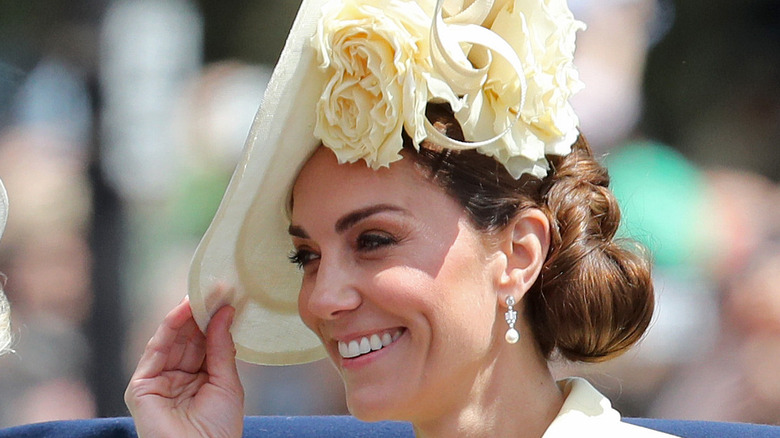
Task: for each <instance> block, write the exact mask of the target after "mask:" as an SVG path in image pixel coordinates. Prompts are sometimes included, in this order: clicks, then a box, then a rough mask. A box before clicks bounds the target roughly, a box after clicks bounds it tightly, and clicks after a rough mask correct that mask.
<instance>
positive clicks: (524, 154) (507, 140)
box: [456, 0, 584, 178]
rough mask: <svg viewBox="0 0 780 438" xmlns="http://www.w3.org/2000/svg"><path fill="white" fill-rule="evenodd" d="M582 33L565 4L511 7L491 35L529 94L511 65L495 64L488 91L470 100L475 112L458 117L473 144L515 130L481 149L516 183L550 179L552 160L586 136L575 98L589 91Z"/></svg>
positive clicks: (534, 1) (555, 0)
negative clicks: (582, 75)
mask: <svg viewBox="0 0 780 438" xmlns="http://www.w3.org/2000/svg"><path fill="white" fill-rule="evenodd" d="M582 28H584V25H583V24H582V23H581V22H578V21H576V20H575V19H574V17H573V15H572V13H571V12H570V11H569V9H568V7H567V6H566V1H565V0H544V1H539V0H513V1H509V2H508V3H506V4H505V5H503V7H501V9H500V10H498V12H497V13H496V14H495V18H494V20H493V22H492V23H490V26H489V29H490V30H491V31H493V32H495V33H496V34H497V35H499V36H500V37H501V38H502V39H504V40H505V41H507V42H508V43H509V44H510V45H511V46H512V48H513V49H514V50H515V53H516V54H517V56H518V57H519V60H520V63H521V65H522V70H523V74H524V75H525V81H526V84H527V85H526V89H525V90H521V88H520V79H519V78H518V77H517V72H515V71H514V70H513V69H512V67H511V66H510V65H509V63H508V62H507V61H506V60H505V59H503V58H501V57H494V59H493V60H492V63H491V64H490V67H489V71H488V74H487V79H486V81H485V85H484V86H483V87H482V89H481V90H478V91H477V92H476V93H473V94H472V95H470V96H469V97H468V104H467V108H465V109H464V110H462V111H461V112H460V113H459V114H457V115H456V117H457V118H458V120H459V121H460V122H461V123H462V124H466V125H467V126H466V127H465V129H464V133H465V134H466V136H467V140H471V141H478V140H479V139H482V138H489V137H490V136H492V135H496V134H497V133H501V132H504V131H506V130H507V129H508V130H509V132H508V133H507V135H504V136H502V137H501V138H500V139H498V140H497V141H495V142H492V143H491V144H490V145H487V146H483V147H480V148H479V149H478V150H479V151H480V152H482V153H484V154H486V155H489V156H492V157H494V158H495V159H496V160H498V161H499V162H501V163H502V164H504V165H505V166H506V167H507V170H508V171H509V172H510V173H511V174H512V175H513V176H514V177H515V178H519V177H520V175H521V174H523V173H531V174H533V175H536V176H538V177H543V176H545V175H546V173H547V167H548V166H547V161H546V159H545V155H546V154H554V155H565V154H568V153H569V152H571V145H572V144H573V143H574V141H575V140H576V139H577V136H578V135H579V132H578V129H577V126H578V124H579V120H578V119H577V116H576V114H575V113H574V110H573V108H572V107H571V105H570V104H569V98H570V97H571V96H572V95H573V94H574V93H576V92H577V91H579V90H580V89H581V88H582V84H581V83H580V81H579V79H578V75H577V71H576V70H575V69H574V65H573V58H574V39H575V33H576V31H577V30H580V29H582ZM522 91H525V95H524V96H522ZM521 97H524V99H523V101H522V102H521ZM521 103H522V108H519V105H520V104H521ZM518 111H519V114H518ZM474 112H476V113H477V114H478V115H479V116H478V117H474V114H473V113H474ZM469 115H470V116H469Z"/></svg>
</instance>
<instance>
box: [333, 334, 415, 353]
mask: <svg viewBox="0 0 780 438" xmlns="http://www.w3.org/2000/svg"><path fill="white" fill-rule="evenodd" d="M401 334H402V332H401V330H396V331H395V332H393V333H392V334H391V333H389V332H385V333H382V335H381V336H380V335H378V334H376V333H375V334H373V335H371V336H370V337H366V336H363V337H362V338H360V339H359V340H352V341H349V343H346V342H343V341H339V342H338V348H339V354H340V355H341V357H343V358H345V359H351V358H353V357H358V356H360V355H363V354H367V353H370V352H372V351H376V350H381V349H382V348H384V347H387V346H388V345H390V344H392V343H393V342H395V341H397V340H398V338H399V337H401Z"/></svg>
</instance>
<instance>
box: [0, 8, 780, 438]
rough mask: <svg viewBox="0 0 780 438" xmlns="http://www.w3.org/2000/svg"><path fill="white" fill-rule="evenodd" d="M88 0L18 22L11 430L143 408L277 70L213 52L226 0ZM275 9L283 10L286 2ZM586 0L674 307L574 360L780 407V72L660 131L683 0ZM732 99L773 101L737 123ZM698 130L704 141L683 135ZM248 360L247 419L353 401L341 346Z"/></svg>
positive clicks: (583, 57)
mask: <svg viewBox="0 0 780 438" xmlns="http://www.w3.org/2000/svg"><path fill="white" fill-rule="evenodd" d="M20 3H23V2H21V1H20ZM261 3H262V2H261ZM79 4H81V3H80V2H79ZM84 4H85V5H87V6H88V8H87V9H88V10H89V13H82V12H83V11H81V10H79V9H78V8H75V10H74V11H70V12H68V13H63V15H62V16H60V17H59V18H60V20H58V21H56V23H54V25H52V26H47V33H46V35H44V36H41V37H40V44H39V45H38V46H36V50H35V56H33V55H28V56H27V58H24V59H28V60H29V59H34V62H27V63H26V64H25V63H24V62H22V61H19V60H20V59H22V58H19V57H18V56H17V57H15V56H16V55H18V54H16V52H14V50H11V48H12V47H13V48H14V49H17V46H16V45H15V41H13V40H8V41H4V40H3V39H2V37H7V36H8V34H7V33H5V34H4V33H3V32H2V31H0V178H2V180H3V181H4V183H5V186H6V188H7V191H8V196H9V200H10V209H9V213H10V214H9V221H8V225H7V229H6V232H5V234H4V236H3V239H2V241H0V272H2V273H4V274H5V276H7V281H6V283H5V285H4V289H5V291H6V294H7V295H8V299H9V301H10V303H11V307H12V325H13V335H14V344H13V348H14V350H15V352H14V353H13V354H8V355H4V356H2V357H0V427H5V426H10V425H15V424H24V423H29V422H35V421H45V420H52V419H70V418H90V417H95V416H111V415H126V413H127V412H126V410H125V408H124V406H123V403H122V392H123V390H124V385H125V383H126V381H127V379H128V377H129V374H130V372H131V370H132V369H133V368H134V365H135V363H136V361H137V358H138V357H139V356H140V353H141V351H142V349H143V347H144V345H145V343H146V341H147V340H148V339H149V337H150V336H151V335H152V333H153V331H154V329H155V327H156V326H157V324H158V323H159V321H160V320H161V319H162V318H163V316H164V315H165V313H166V312H167V310H168V309H170V308H172V307H173V306H174V305H175V304H176V303H177V302H179V301H180V300H181V299H182V297H183V296H184V294H185V293H186V281H187V270H188V266H189V261H190V257H191V255H192V253H193V251H194V248H195V246H196V245H197V243H198V239H199V237H200V235H201V234H202V233H203V232H204V231H205V228H206V227H207V226H208V224H209V221H210V219H211V215H212V214H213V213H214V211H215V210H216V207H217V205H218V203H219V201H220V199H221V195H222V192H223V190H224V189H225V187H226V185H227V183H228V181H229V178H230V175H231V173H232V170H233V166H234V165H235V163H236V161H237V160H238V157H239V156H240V153H241V149H242V146H243V142H244V138H245V136H246V134H247V132H248V128H249V125H250V124H251V122H252V118H253V116H254V112H255V110H256V109H257V107H258V105H259V104H260V102H261V100H262V94H263V90H264V88H265V85H266V83H267V81H268V78H269V75H270V71H271V68H272V64H266V63H255V62H247V61H246V60H240V59H237V58H232V59H231V58H223V59H206V58H204V45H208V44H209V41H210V38H215V37H214V36H213V35H212V36H210V37H209V35H208V32H207V29H209V28H210V27H209V24H208V20H209V19H210V18H209V17H210V15H209V14H208V13H207V11H209V6H208V5H209V3H208V2H201V3H194V2H191V1H189V0H166V1H153V0H122V1H116V2H99V1H89V2H84ZM263 4H264V5H265V7H266V8H268V9H269V13H270V12H273V10H272V5H274V4H276V3H273V2H266V3H263ZM570 5H571V8H572V10H573V11H574V13H575V15H576V16H577V17H578V18H580V19H581V20H583V21H585V22H586V23H587V25H588V30H587V31H585V32H583V33H581V34H580V36H579V43H578V51H577V55H576V56H577V59H576V63H577V65H578V68H579V71H580V74H581V77H582V80H583V81H584V82H585V83H586V85H587V88H586V90H585V91H583V92H582V93H581V94H580V95H578V96H577V97H576V100H575V102H574V104H575V107H576V109H577V111H578V114H580V118H581V125H582V131H583V133H585V135H586V136H587V137H588V139H589V141H590V142H591V144H592V145H593V146H594V149H596V151H597V153H599V154H602V155H603V156H604V157H605V158H604V159H605V162H606V163H607V164H608V167H609V169H610V173H611V175H612V178H613V182H612V183H613V189H614V190H615V192H616V194H617V195H618V198H619V200H620V203H621V207H622V209H623V215H624V224H623V226H622V228H621V233H623V235H624V236H626V237H630V238H631V239H634V240H636V241H638V242H640V243H641V244H642V245H643V246H644V247H646V248H647V249H648V250H649V252H650V254H651V255H652V257H653V262H654V267H655V268H654V271H655V274H654V278H655V284H656V293H657V316H656V319H655V320H654V323H653V325H652V328H651V330H650V332H649V333H648V335H647V337H646V339H645V340H644V342H643V343H642V344H640V346H639V347H637V348H635V349H634V350H632V351H630V352H629V353H627V354H626V355H625V356H623V357H622V358H619V359H618V360H615V361H612V362H608V363H606V364H600V365H595V366H588V367H582V366H576V365H573V364H567V363H558V364H556V372H557V373H560V374H561V375H563V374H570V373H576V374H581V375H585V376H587V377H589V378H590V379H592V380H593V381H594V382H595V383H596V385H597V386H599V388H600V389H602V390H603V391H604V392H605V393H607V394H608V395H610V398H611V399H612V400H613V401H614V402H615V404H616V405H617V407H618V408H619V409H620V410H622V411H623V413H624V414H627V415H634V416H656V417H666V418H689V419H710V420H728V421H750V422H763V423H773V424H778V423H780V373H778V372H777V370H778V369H780V188H778V185H777V182H776V181H777V180H778V178H779V177H780V174H777V173H772V172H771V171H767V169H772V167H771V166H767V163H766V162H767V161H771V162H774V163H776V162H777V159H778V158H777V157H776V156H775V155H776V153H775V152H774V151H773V150H771V149H766V148H765V149H760V148H759V149H757V151H759V152H755V151H751V150H750V149H748V148H747V146H745V145H750V143H751V142H756V143H761V145H764V144H766V143H767V142H772V141H774V142H775V144H776V141H777V139H778V138H780V128H778V126H780V101H778V100H772V99H769V100H768V101H767V99H766V96H767V95H768V96H777V95H778V93H780V91H779V90H778V87H780V86H778V85H777V84H778V83H780V81H775V82H770V81H769V80H768V79H767V80H766V81H764V82H762V81H756V82H757V83H760V84H762V86H765V87H767V88H768V85H766V84H769V83H773V84H774V87H775V88H774V89H764V90H758V91H756V90H750V91H749V90H747V89H745V90H743V92H740V93H738V94H737V95H733V96H731V95H730V96H728V99H723V100H722V102H721V104H722V105H728V106H729V107H724V108H720V107H718V108H710V107H708V108H706V114H705V115H703V116H702V117H701V118H700V119H699V120H697V121H696V123H692V124H691V126H690V127H689V129H688V131H684V132H683V131H681V132H680V133H679V134H678V135H677V136H669V137H667V138H660V137H663V136H656V133H658V132H662V131H663V130H661V129H654V128H653V126H652V121H653V120H659V118H658V117H655V118H654V117H653V116H652V114H650V115H648V114H647V113H646V108H648V105H647V104H646V102H647V100H649V96H648V93H649V92H652V91H651V90H650V91H649V90H648V88H647V83H648V77H647V74H646V73H647V72H648V71H649V70H648V64H647V63H648V59H649V58H648V55H649V54H650V55H651V54H652V53H653V52H654V51H655V50H656V49H657V47H658V46H659V45H660V44H663V43H664V41H665V38H666V39H669V38H672V37H673V36H674V32H675V29H676V27H675V26H678V25H679V23H680V21H679V18H678V17H677V16H679V15H680V14H682V13H683V12H684V11H683V10H682V9H681V6H680V5H675V4H674V3H673V2H672V1H671V0H570ZM0 15H2V12H0ZM20 16H22V17H23V16H24V15H23V14H22V15H20ZM6 17H8V15H6ZM683 18H684V17H683ZM3 20H4V19H1V18H0V23H2V21H3ZM17 25H19V24H18V23H17ZM6 29H8V28H6ZM283 32H284V30H283ZM221 37H222V38H227V37H226V36H221ZM211 44H212V46H213V44H214V43H213V42H212V43H211ZM244 44H247V45H252V44H260V43H258V42H244ZM19 47H22V48H24V47H23V46H19ZM776 48H777V47H776V46H775V49H776ZM30 50H32V49H30ZM20 65H22V66H20ZM777 67H778V66H777V65H775V66H774V69H770V70H769V72H770V73H768V74H774V75H775V78H774V79H777V77H776V75H777ZM751 69H752V70H754V71H756V72H758V73H756V74H759V73H761V72H762V71H763V70H761V69H760V66H751ZM771 72H774V73H771ZM761 78H763V76H761ZM712 92H713V93H716V92H717V90H713V91H712ZM730 107H733V108H743V109H744V108H752V109H753V110H754V112H753V113H751V112H744V111H743V112H742V113H740V114H738V115H732V116H731V117H728V118H727V119H724V118H723V117H725V116H724V114H727V111H728V108H730ZM702 111H703V112H704V109H703V110H702ZM751 114H752V116H751ZM772 118H773V119H772ZM742 119H744V120H742ZM767 120H770V121H771V120H774V122H773V123H770V122H767ZM740 121H743V122H744V123H743V124H740V123H739V122H740ZM705 122H708V123H713V124H714V125H711V126H708V125H706V124H705ZM702 124H705V125H702ZM680 126H683V127H684V126H686V125H682V124H681V125H680ZM756 126H760V127H762V130H760V131H759V133H761V135H763V136H766V138H760V139H757V138H756V130H755V129H752V128H754V127H756ZM680 129H682V128H680ZM705 134H706V135H705ZM740 134H741V135H742V137H740ZM714 135H718V136H722V137H723V138H721V139H719V140H717V141H716V140H713V136H714ZM679 138H685V142H686V144H685V145H686V146H688V145H690V144H692V145H693V146H692V147H688V148H684V147H682V146H681V145H679V144H675V143H674V142H673V141H671V140H670V139H679ZM724 139H725V140H724ZM726 140H728V141H729V142H732V143H725V142H726ZM724 143H725V146H724ZM731 144H733V145H739V146H740V147H744V149H743V150H742V151H741V153H742V154H761V153H763V152H760V151H762V150H764V151H765V150H770V151H771V152H770V155H768V156H766V157H761V156H760V155H759V158H758V159H757V160H755V161H757V162H759V163H760V164H761V165H760V166H754V167H751V166H749V165H744V164H743V163H744V162H746V161H744V160H743V161H737V160H734V159H732V158H731V155H728V154H727V155H726V156H724V159H723V160H718V159H717V155H718V151H720V150H721V149H727V150H729V152H732V153H733V152H734V151H731V150H730V145H731ZM718 145H721V146H722V147H721V148H720V149H719V148H718V147H717V146H718ZM759 146H760V145H757V147H759ZM708 147H709V148H710V154H709V155H707V157H708V159H707V160H704V159H699V157H700V156H701V155H702V154H703V153H702V152H701V151H702V150H705V151H706V150H707V149H708ZM731 148H732V149H733V147H731ZM690 151H693V152H690ZM769 164H771V163H769ZM240 373H241V375H242V381H243V382H244V385H245V387H246V393H247V401H246V406H247V413H248V414H253V415H261V414H263V415H268V414H287V415H297V414H338V413H345V412H346V409H345V406H344V401H343V393H342V389H341V386H340V385H341V383H340V380H339V379H338V377H337V376H336V375H335V374H334V371H333V370H332V369H331V367H330V365H328V364H327V363H326V362H317V363H313V364H308V365H302V366H293V367H281V368H277V367H260V366H254V365H247V364H240Z"/></svg>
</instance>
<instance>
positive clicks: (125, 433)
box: [0, 416, 780, 438]
mask: <svg viewBox="0 0 780 438" xmlns="http://www.w3.org/2000/svg"><path fill="white" fill-rule="evenodd" d="M625 421H626V422H628V423H632V424H636V425H638V426H643V427H648V428H650V429H656V430H659V431H662V432H667V433H671V434H674V435H678V436H681V437H684V438H780V426H765V425H756V424H744V423H719V422H711V421H684V420H657V419H648V418H627V419H625ZM244 429H245V430H244V437H245V438H315V437H316V438H341V437H349V438H353V437H355V438H412V437H413V436H414V433H413V431H412V427H411V426H410V425H409V424H408V423H399V422H392V421H383V422H378V423H364V422H362V421H358V420H356V419H355V418H353V417H347V416H339V417H246V419H245V420H244ZM49 437H51V438H137V435H136V433H135V427H134V426H133V420H132V419H131V418H129V417H123V418H98V419H92V420H73V421H54V422H49V423H38V424H29V425H25V426H17V427H12V428H8V429H2V430H0V438H49Z"/></svg>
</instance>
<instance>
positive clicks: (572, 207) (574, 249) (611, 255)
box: [528, 139, 654, 362]
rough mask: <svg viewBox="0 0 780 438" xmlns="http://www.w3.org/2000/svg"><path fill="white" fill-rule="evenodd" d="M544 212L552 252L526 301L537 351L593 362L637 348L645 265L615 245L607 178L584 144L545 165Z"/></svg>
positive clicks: (631, 249)
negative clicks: (547, 167)
mask: <svg viewBox="0 0 780 438" xmlns="http://www.w3.org/2000/svg"><path fill="white" fill-rule="evenodd" d="M551 165H552V167H553V168H554V171H553V172H551V177H550V178H548V180H547V181H546V187H545V188H544V189H543V190H544V199H545V201H546V202H544V205H543V208H544V209H546V213H547V215H548V217H549V219H550V224H551V225H550V228H551V245H550V246H551V248H550V254H549V255H548V258H547V261H546V263H545V265H544V267H543V268H542V272H541V274H540V276H539V279H538V280H537V282H536V284H535V285H534V288H533V289H532V290H531V292H530V295H529V296H528V303H529V304H528V312H529V317H530V320H531V326H532V329H533V330H534V331H535V334H536V337H537V339H538V340H539V343H540V346H541V348H542V351H543V352H544V354H545V355H550V354H551V353H552V352H553V351H555V350H557V351H558V352H560V354H561V355H563V356H564V357H566V358H567V359H570V360H577V361H585V362H599V361H602V360H606V359H608V358H611V357H614V356H617V355H619V354H620V353H622V352H624V351H625V350H626V349H628V348H629V347H630V346H631V345H633V344H634V343H636V342H637V341H638V340H639V339H640V338H641V337H642V335H643V333H644V332H645V330H646V329H647V326H648V325H649V323H650V318H651V316H652V312H653V304H654V303H653V287H652V280H651V277H650V266H649V262H648V261H647V260H646V258H645V257H644V254H642V251H641V250H639V249H638V247H637V246H635V245H631V244H629V243H628V242H626V241H622V240H616V239H615V233H616V232H617V229H618V225H619V223H620V209H619V207H618V204H617V200H616V199H615V197H614V195H613V194H612V192H611V191H610V190H609V188H608V186H609V175H608V173H607V170H606V169H605V168H604V167H603V166H601V165H600V164H599V163H598V162H597V161H596V160H595V159H594V158H593V156H592V153H591V151H590V148H589V147H588V146H587V143H585V141H584V140H583V139H581V140H579V141H578V142H577V144H575V146H574V148H573V150H572V153H571V154H570V155H567V156H564V157H554V158H553V159H552V160H551Z"/></svg>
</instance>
